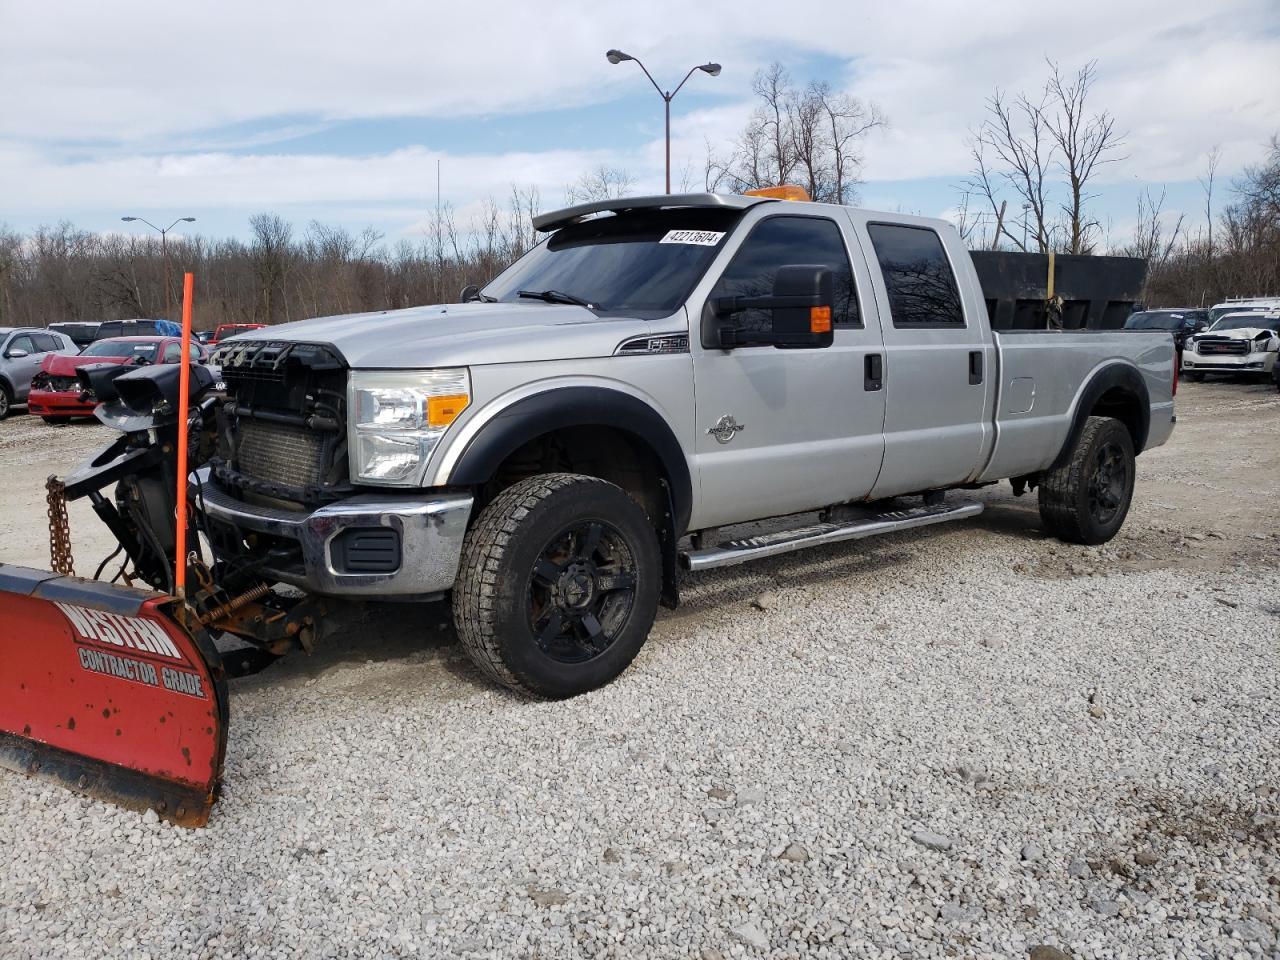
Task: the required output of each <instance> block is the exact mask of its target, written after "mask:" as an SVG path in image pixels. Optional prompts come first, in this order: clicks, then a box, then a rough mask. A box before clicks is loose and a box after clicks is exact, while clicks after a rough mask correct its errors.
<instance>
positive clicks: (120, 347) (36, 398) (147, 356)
mask: <svg viewBox="0 0 1280 960" xmlns="http://www.w3.org/2000/svg"><path fill="white" fill-rule="evenodd" d="M181 357H182V341H181V339H179V338H177V337H117V338H115V339H112V340H98V341H97V342H95V343H91V344H90V345H89V346H87V347H85V349H84V352H83V353H81V354H79V355H78V356H58V355H52V356H48V357H46V358H45V359H44V362H43V363H41V365H40V372H39V373H37V374H36V376H35V379H34V380H33V381H32V384H31V394H30V397H29V399H28V401H27V409H28V411H30V412H31V413H32V414H35V415H38V416H40V417H43V418H44V421H45V422H46V423H66V422H67V421H68V420H70V419H71V418H73V417H91V416H93V408H94V407H95V406H97V404H98V400H97V398H96V397H94V396H93V394H92V393H91V392H90V391H88V390H85V389H84V388H83V387H82V386H81V383H80V380H79V378H78V377H77V376H76V371H77V370H78V369H80V368H81V367H87V366H89V365H91V364H131V365H134V366H144V365H146V364H151V363H177V362H178V361H179V360H180V359H181ZM191 359H192V360H193V361H195V362H196V363H203V362H204V361H205V360H206V359H208V353H207V351H206V350H205V349H204V347H202V346H201V345H200V344H198V343H193V344H191Z"/></svg>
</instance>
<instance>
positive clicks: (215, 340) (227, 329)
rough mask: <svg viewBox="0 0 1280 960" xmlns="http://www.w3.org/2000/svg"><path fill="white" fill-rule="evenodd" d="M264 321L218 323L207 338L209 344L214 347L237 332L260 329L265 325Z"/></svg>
mask: <svg viewBox="0 0 1280 960" xmlns="http://www.w3.org/2000/svg"><path fill="white" fill-rule="evenodd" d="M265 326H266V324H265V323H220V324H218V326H217V329H215V330H214V331H213V336H212V337H210V338H209V346H211V347H216V346H217V345H218V344H219V343H221V342H222V341H223V340H226V339H227V338H228V337H234V336H235V335H236V334H237V333H244V332H246V331H248V330H261V329H262V328H263V327H265Z"/></svg>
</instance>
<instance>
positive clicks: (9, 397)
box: [0, 383, 13, 420]
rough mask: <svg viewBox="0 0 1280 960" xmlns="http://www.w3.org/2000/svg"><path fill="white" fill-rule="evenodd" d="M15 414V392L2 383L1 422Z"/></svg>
mask: <svg viewBox="0 0 1280 960" xmlns="http://www.w3.org/2000/svg"><path fill="white" fill-rule="evenodd" d="M12 412H13V391H12V390H10V389H9V385H8V384H7V383H0V420H3V419H4V418H5V417H7V416H8V415H9V414H10V413H12Z"/></svg>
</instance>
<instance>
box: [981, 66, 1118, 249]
mask: <svg viewBox="0 0 1280 960" xmlns="http://www.w3.org/2000/svg"><path fill="white" fill-rule="evenodd" d="M1047 62H1048V65H1049V78H1048V80H1047V81H1046V82H1045V85H1044V87H1043V89H1042V90H1041V91H1040V93H1039V95H1038V96H1036V97H1034V98H1033V97H1030V96H1028V95H1026V94H1019V95H1017V96H1016V97H1014V98H1013V99H1012V100H1010V99H1009V97H1008V95H1007V94H1005V93H1004V92H1003V91H1001V90H997V91H996V92H995V93H994V94H993V95H992V96H991V98H990V99H989V100H988V101H987V117H986V119H985V120H984V121H983V123H982V125H981V126H980V127H978V129H977V130H975V131H974V133H973V136H972V140H971V145H970V149H971V153H972V156H973V163H974V167H973V172H972V173H971V174H970V177H969V180H968V183H967V184H966V187H967V189H968V190H969V191H970V192H972V193H974V194H976V195H978V196H981V197H983V198H984V199H985V201H986V203H987V204H988V205H989V206H990V207H991V212H992V214H993V215H994V214H995V213H996V212H997V211H998V209H999V206H1000V203H1001V202H1002V200H1004V199H1005V197H1004V194H1005V193H1006V191H1011V192H1012V193H1013V195H1014V196H1015V197H1016V199H1017V200H1018V201H1019V202H1020V204H1021V205H1022V207H1023V208H1024V209H1025V210H1026V211H1027V213H1028V214H1029V215H1030V218H1031V220H1032V222H1033V224H1034V226H1035V236H1034V241H1035V244H1034V249H1035V250H1037V251H1038V252H1040V253H1047V252H1048V251H1049V250H1050V249H1053V248H1054V246H1055V245H1057V246H1061V247H1062V249H1063V251H1064V252H1066V253H1089V252H1091V251H1092V250H1093V249H1094V247H1095V246H1096V245H1097V242H1098V238H1099V235H1100V233H1101V225H1100V224H1099V223H1098V221H1097V220H1096V219H1094V218H1093V217H1092V216H1090V214H1089V212H1088V205H1089V201H1090V200H1092V199H1093V195H1092V194H1091V193H1090V192H1089V184H1090V181H1091V180H1093V178H1094V177H1095V175H1096V174H1097V172H1098V168H1099V167H1100V166H1102V165H1104V164H1107V163H1111V162H1113V161H1114V160H1116V159H1118V158H1117V157H1116V156H1115V151H1116V150H1117V149H1118V148H1119V147H1120V145H1121V142H1122V141H1121V135H1120V133H1119V132H1118V131H1117V130H1116V126H1115V118H1114V117H1112V116H1111V114H1110V113H1108V112H1107V111H1106V110H1103V111H1102V112H1100V113H1093V112H1091V111H1090V107H1089V92H1090V90H1091V89H1092V87H1093V83H1094V79H1095V74H1096V70H1097V63H1096V61H1090V62H1089V63H1087V64H1085V65H1084V66H1083V67H1081V68H1080V69H1079V70H1077V71H1076V72H1075V73H1074V74H1073V75H1071V76H1066V75H1064V74H1063V73H1062V70H1061V69H1060V67H1059V66H1058V64H1057V63H1055V62H1053V61H1052V60H1050V61H1047ZM1055 169H1056V170H1057V171H1058V172H1059V173H1061V174H1062V176H1063V178H1064V180H1065V184H1064V188H1065V198H1064V199H1063V200H1062V201H1061V202H1058V203H1056V210H1055V202H1054V200H1053V197H1054V196H1056V195H1057V192H1056V190H1055V186H1054V184H1053V182H1052V176H1051V175H1052V171H1053V170H1055ZM1055 212H1056V213H1057V214H1058V215H1059V216H1057V217H1056V216H1055ZM1000 232H1001V234H1002V235H1003V236H1004V237H1005V238H1006V239H1008V240H1009V242H1010V243H1011V244H1012V245H1013V246H1015V247H1017V248H1018V249H1020V250H1025V249H1027V248H1028V247H1030V246H1031V244H1030V242H1028V241H1024V240H1022V239H1021V238H1020V237H1019V236H1018V235H1017V234H1016V232H1015V231H1014V230H1013V225H1012V224H1010V223H1007V222H1006V223H1004V224H1002V226H1001V231H1000ZM1055 241H1056V243H1055Z"/></svg>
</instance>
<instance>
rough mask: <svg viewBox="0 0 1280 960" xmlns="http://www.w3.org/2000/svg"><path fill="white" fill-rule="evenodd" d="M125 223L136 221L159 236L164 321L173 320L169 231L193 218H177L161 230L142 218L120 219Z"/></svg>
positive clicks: (194, 219)
mask: <svg viewBox="0 0 1280 960" xmlns="http://www.w3.org/2000/svg"><path fill="white" fill-rule="evenodd" d="M120 219H121V220H123V221H124V222H125V223H133V221H135V220H137V221H138V222H139V223H145V224H146V225H147V226H148V227H150V228H151V229H152V230H154V231H156V233H158V234H160V259H161V260H163V261H164V318H165V319H166V320H172V319H173V308H172V301H171V300H170V299H169V292H170V291H169V231H170V230H172V229H173V228H174V227H176V226H177V225H178V224H180V223H195V222H196V218H195V217H179V218H178V219H177V220H175V221H173V223H171V224H169V225H168V226H167V227H165V228H164V229H163V230H161V229H160V228H159V227H157V226H156V225H155V224H154V223H152V222H151V221H150V220H144V219H143V218H142V217H121V218H120Z"/></svg>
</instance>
